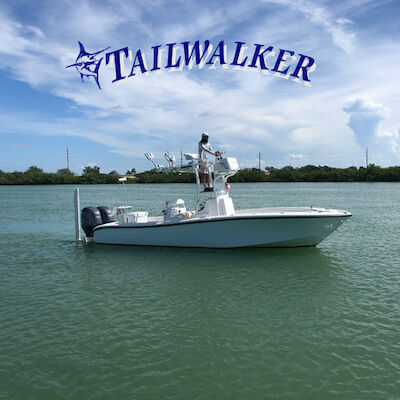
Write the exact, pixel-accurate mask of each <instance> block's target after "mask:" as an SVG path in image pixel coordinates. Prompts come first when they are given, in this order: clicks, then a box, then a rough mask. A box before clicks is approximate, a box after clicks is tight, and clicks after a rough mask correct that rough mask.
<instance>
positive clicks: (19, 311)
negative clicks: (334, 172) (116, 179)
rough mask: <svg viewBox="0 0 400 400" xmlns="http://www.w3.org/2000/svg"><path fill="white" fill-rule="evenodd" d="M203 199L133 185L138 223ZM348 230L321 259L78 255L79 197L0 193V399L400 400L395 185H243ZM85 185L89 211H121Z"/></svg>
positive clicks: (278, 253)
mask: <svg viewBox="0 0 400 400" xmlns="http://www.w3.org/2000/svg"><path fill="white" fill-rule="evenodd" d="M193 189H194V186H192V185H172V184H170V185H129V186H128V187H127V197H128V198H129V199H132V203H133V205H134V207H135V209H138V210H149V211H151V212H152V213H156V214H160V213H161V210H162V208H163V206H164V200H167V199H172V198H176V197H178V196H179V197H182V198H183V199H185V201H187V203H188V204H189V205H190V204H192V205H193V201H194V199H193V194H192V193H193ZM231 193H232V197H233V198H234V201H235V205H236V207H237V208H252V207H265V206H270V205H275V206H278V205H282V206H293V205H299V206H310V205H313V206H323V207H332V208H339V209H346V210H348V211H351V212H352V213H353V217H352V218H351V219H350V220H348V221H346V222H345V223H344V224H343V225H342V226H341V227H340V228H339V229H338V230H337V231H336V232H335V233H334V234H333V235H331V236H330V237H329V238H328V239H326V240H325V241H324V242H322V243H321V244H320V245H319V246H318V247H317V248H298V249H237V250H202V249H169V248H140V247H126V246H101V245H76V244H75V242H74V225H73V201H72V199H73V187H72V186H36V187H34V186H15V187H11V186H3V187H0V203H1V208H0V221H1V229H0V282H1V290H0V307H1V308H0V398H6V399H205V400H208V399H257V400H258V399H264V398H271V399H352V400H353V399H385V400H387V399H398V398H399V396H400V395H399V393H400V373H399V371H400V330H399V328H400V301H399V288H400V269H399V267H400V265H399V264H400V263H399V239H400V233H399V217H400V214H399V211H398V208H399V199H400V184H396V183H370V184H369V183H337V184H336V183H255V184H232V189H231ZM124 196H125V195H124V192H123V190H122V188H121V186H114V185H96V186H90V185H87V186H81V202H82V207H83V206H86V205H100V204H107V205H110V206H115V205H117V204H120V203H121V202H124V201H125V200H126V199H124Z"/></svg>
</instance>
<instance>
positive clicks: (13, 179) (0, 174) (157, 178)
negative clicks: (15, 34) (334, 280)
mask: <svg viewBox="0 0 400 400" xmlns="http://www.w3.org/2000/svg"><path fill="white" fill-rule="evenodd" d="M124 176H127V177H129V178H131V179H127V180H126V183H129V184H132V183H194V182H196V180H195V175H194V174H193V173H182V174H180V173H172V172H171V173H159V172H156V171H155V170H150V171H145V172H141V173H136V170H135V168H132V169H131V170H128V171H127V172H126V174H124ZM120 177H121V175H120V174H119V173H118V172H117V171H111V172H110V173H108V174H103V173H101V172H100V167H98V166H94V167H92V166H87V167H85V168H84V169H83V171H82V174H81V175H76V174H74V173H73V172H71V171H70V170H69V169H67V168H63V169H59V170H58V171H57V172H55V173H52V172H50V173H49V172H44V171H43V170H42V169H41V168H38V167H36V166H31V167H29V168H28V169H27V170H26V171H24V172H18V171H15V172H4V171H2V170H0V185H50V184H60V185H62V184H116V183H119V180H118V179H119V178H120ZM229 181H230V182H399V181H400V166H396V167H387V168H382V167H379V166H377V165H374V164H371V165H369V166H368V167H348V168H333V167H328V166H314V165H306V166H304V167H298V168H294V167H291V166H286V167H283V168H275V167H266V168H265V170H259V169H256V168H252V169H250V168H249V169H242V170H240V171H239V172H238V173H237V174H236V175H234V176H233V177H231V178H230V179H229Z"/></svg>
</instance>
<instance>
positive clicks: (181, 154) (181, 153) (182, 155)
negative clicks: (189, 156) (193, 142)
mask: <svg viewBox="0 0 400 400" xmlns="http://www.w3.org/2000/svg"><path fill="white" fill-rule="evenodd" d="M182 165H183V155H182V149H181V167H182Z"/></svg>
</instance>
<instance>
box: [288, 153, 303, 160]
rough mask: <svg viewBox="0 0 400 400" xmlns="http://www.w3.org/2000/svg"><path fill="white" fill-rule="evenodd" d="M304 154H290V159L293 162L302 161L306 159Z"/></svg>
mask: <svg viewBox="0 0 400 400" xmlns="http://www.w3.org/2000/svg"><path fill="white" fill-rule="evenodd" d="M304 157H305V156H304V154H301V153H299V154H289V158H290V159H292V160H302V159H303V158H304Z"/></svg>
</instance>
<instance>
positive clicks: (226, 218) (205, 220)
mask: <svg viewBox="0 0 400 400" xmlns="http://www.w3.org/2000/svg"><path fill="white" fill-rule="evenodd" d="M314 210H315V211H318V212H319V213H318V214H316V213H313V214H309V215H304V214H303V215H293V214H286V215H285V214H276V215H271V214H265V215H260V214H258V215H256V214H253V215H252V214H242V215H240V214H235V215H230V216H213V217H203V218H191V219H183V220H180V221H166V222H164V221H163V222H161V223H160V222H144V223H126V224H119V223H118V222H112V223H108V224H102V225H98V226H96V227H94V228H93V232H95V231H98V230H102V229H119V228H121V229H135V228H140V229H143V228H161V227H167V226H180V225H189V224H201V223H214V222H224V221H238V220H241V221H243V220H256V219H296V218H301V219H304V218H348V217H351V216H352V214H351V213H350V212H348V211H341V210H328V209H324V211H325V213H322V212H320V210H321V209H319V210H318V209H314ZM243 211H247V210H243ZM326 211H335V214H331V215H329V214H327V213H326ZM339 213H340V214H339Z"/></svg>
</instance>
